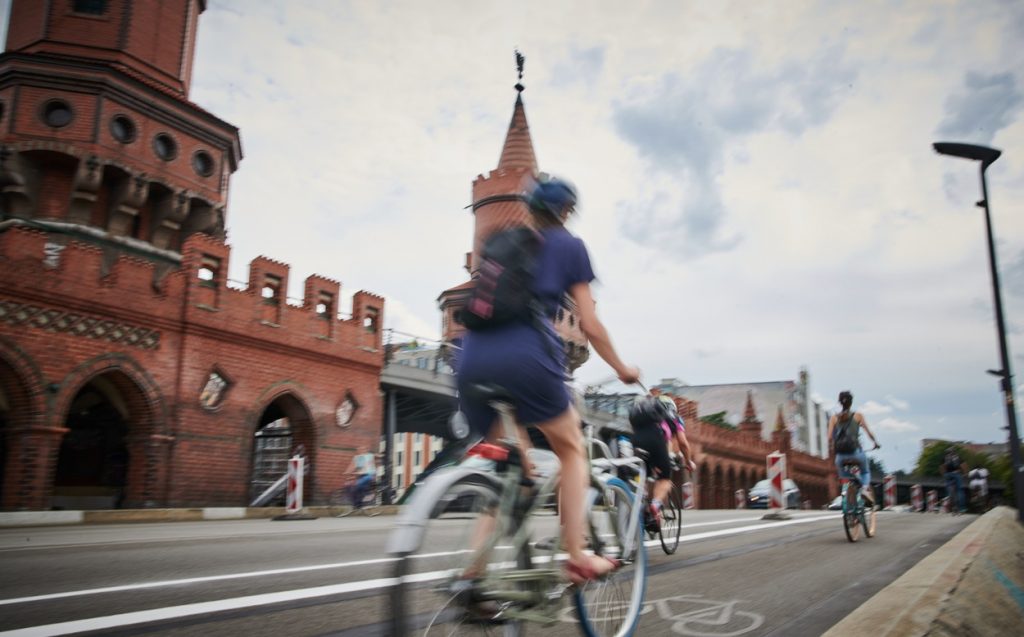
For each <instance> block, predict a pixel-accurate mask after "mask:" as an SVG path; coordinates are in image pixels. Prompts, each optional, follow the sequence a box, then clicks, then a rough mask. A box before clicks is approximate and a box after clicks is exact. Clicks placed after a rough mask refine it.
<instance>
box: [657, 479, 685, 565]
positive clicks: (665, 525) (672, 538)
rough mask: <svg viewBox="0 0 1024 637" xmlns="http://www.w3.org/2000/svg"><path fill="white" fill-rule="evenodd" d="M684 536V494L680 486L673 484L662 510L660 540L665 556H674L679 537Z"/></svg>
mask: <svg viewBox="0 0 1024 637" xmlns="http://www.w3.org/2000/svg"><path fill="white" fill-rule="evenodd" d="M682 534H683V494H682V492H681V491H680V490H679V485H677V484H675V483H673V484H672V490H671V491H669V492H668V498H666V502H665V504H664V505H663V506H662V508H661V529H660V530H659V531H658V539H659V540H661V550H663V551H665V555H672V554H673V553H675V552H676V549H677V548H679V537H680V536H681V535H682Z"/></svg>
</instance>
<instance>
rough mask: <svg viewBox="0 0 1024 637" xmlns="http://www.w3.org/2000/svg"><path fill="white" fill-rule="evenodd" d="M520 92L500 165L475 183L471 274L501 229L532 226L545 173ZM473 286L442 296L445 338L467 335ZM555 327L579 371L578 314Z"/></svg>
mask: <svg viewBox="0 0 1024 637" xmlns="http://www.w3.org/2000/svg"><path fill="white" fill-rule="evenodd" d="M516 59H517V61H518V62H519V79H520V80H522V77H523V74H522V73H523V66H522V64H523V58H522V57H521V56H520V55H519V54H518V52H517V53H516ZM515 88H516V92H517V94H516V103H515V106H514V107H513V110H512V120H511V122H510V123H509V127H508V133H507V134H506V135H505V144H504V145H503V146H502V149H501V156H500V157H499V159H498V167H497V168H495V169H494V170H492V171H491V172H489V173H487V176H484V175H478V176H477V178H476V179H475V180H474V181H473V204H472V207H473V214H474V226H473V251H472V252H470V253H469V254H467V255H466V268H467V269H468V270H469V273H470V276H474V274H475V272H476V269H477V266H478V264H479V259H480V251H481V250H482V248H483V244H484V242H485V241H486V240H487V238H488V237H490V236H491V235H492V234H494V233H495V232H499V231H501V230H506V229H508V228H513V227H516V226H524V225H530V224H531V223H532V218H531V215H530V211H529V209H528V208H527V206H526V199H525V192H526V189H527V188H529V186H530V184H531V182H532V181H533V180H535V179H537V178H538V177H539V176H540V174H541V173H540V171H539V169H538V167H537V156H536V154H535V153H534V150H533V139H532V138H531V136H530V126H529V124H528V123H527V121H526V109H525V108H524V106H523V91H524V90H525V87H524V86H523V85H522V83H521V82H520V83H517V84H516V86H515ZM470 288H471V281H467V282H465V283H463V284H461V285H458V286H456V287H453V288H449V289H447V290H445V291H444V292H442V293H441V296H440V297H438V304H439V305H440V308H441V317H442V318H441V321H442V322H441V332H442V335H443V338H444V339H445V340H453V339H458V338H459V336H461V334H462V332H463V331H464V328H463V327H462V325H460V324H459V323H458V322H457V321H456V320H455V315H456V312H457V311H458V310H459V309H461V308H462V307H464V306H465V302H466V298H467V295H468V294H469V290H470ZM555 327H556V329H557V330H558V333H559V336H561V337H562V340H563V341H564V342H565V347H566V352H567V354H568V362H569V367H570V369H572V370H574V369H576V368H577V367H579V366H580V365H582V364H583V363H585V362H586V361H587V358H589V356H590V350H589V349H588V348H587V341H586V337H584V336H583V333H582V332H581V331H580V328H579V318H578V316H577V314H576V312H575V311H569V312H560V313H559V316H558V317H557V321H556V325H555Z"/></svg>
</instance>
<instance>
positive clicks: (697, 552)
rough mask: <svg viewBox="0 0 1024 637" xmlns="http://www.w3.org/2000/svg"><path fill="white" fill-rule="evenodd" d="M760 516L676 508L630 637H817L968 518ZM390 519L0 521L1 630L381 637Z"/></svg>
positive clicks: (567, 620)
mask: <svg viewBox="0 0 1024 637" xmlns="http://www.w3.org/2000/svg"><path fill="white" fill-rule="evenodd" d="M763 513H764V512H763V511H761V512H755V511H688V512H686V515H685V520H684V529H683V544H682V545H681V546H680V547H679V550H678V552H677V553H676V554H675V555H674V556H666V555H664V554H662V552H661V550H660V548H659V547H657V546H651V547H650V548H649V549H648V552H649V553H648V554H649V556H650V570H649V577H648V590H647V598H646V599H647V604H646V606H645V612H644V615H643V616H642V619H641V624H640V631H639V633H638V634H644V635H696V636H704V635H708V636H710V635H717V636H731V635H750V636H759V635H772V636H779V637H781V636H783V635H785V636H787V637H791V636H797V637H799V636H801V635H820V634H821V633H822V632H824V631H825V630H826V629H827V628H829V627H830V626H832V625H833V624H835V623H836V622H837V621H839V620H840V619H841V618H842V617H844V616H845V615H846V614H848V613H849V612H850V611H851V610H853V609H854V608H856V607H857V606H859V605H860V604H862V603H863V602H864V601H866V600H867V599H868V598H869V597H871V596H872V595H874V594H875V593H876V592H877V591H878V590H880V589H881V588H883V587H884V586H886V585H887V584H888V583H889V582H891V581H892V580H894V579H896V578H897V577H898V576H899V575H901V574H902V573H903V572H905V571H906V570H907V569H909V568H910V567H911V566H913V565H914V564H916V563H917V562H918V561H920V560H921V559H922V558H923V557H924V556H926V555H928V554H929V553H930V552H932V551H933V550H935V549H936V548H938V547H939V546H941V545H942V544H943V543H944V542H946V541H947V540H948V539H950V538H951V537H952V536H953V535H955V534H956V533H957V532H959V531H960V530H962V529H963V528H964V527H965V526H967V524H969V523H970V522H971V521H972V520H973V519H974V518H973V516H959V517H953V516H949V515H934V514H915V513H897V512H883V513H879V514H878V535H877V537H875V538H871V539H863V538H862V539H861V540H860V541H859V542H857V543H856V544H850V543H849V542H847V540H846V537H845V535H844V534H843V530H842V523H841V521H840V519H839V516H838V514H836V513H835V512H826V511H817V512H810V511H808V512H799V513H795V514H793V515H792V519H790V520H788V521H765V520H762V519H761V516H762V515H763ZM393 520H394V518H390V517H384V516H381V517H377V518H372V519H365V518H356V519H351V518H347V519H334V518H325V519H318V520H307V521H287V522H284V521H268V520H239V521H221V522H196V523H188V522H179V523H168V524H135V525H109V526H76V527H64V528H61V527H39V528H29V529H0V572H2V581H0V637H3V636H6V635H16V634H17V635H59V634H79V633H88V632H94V633H95V634H104V635H139V634H152V635H196V636H199V635H203V636H206V637H208V636H215V635H225V636H227V635H231V636H235V635H244V636H245V637H258V636H262V635H267V636H271V635H273V636H277V637H279V636H291V635H301V636H307V635H317V636H320V635H335V636H345V637H350V636H351V637H355V636H371V635H384V634H386V629H385V621H386V619H387V612H388V609H387V606H386V603H385V598H384V596H383V594H384V592H385V591H386V590H387V586H388V585H389V583H390V580H389V577H390V569H391V567H392V562H391V560H390V559H389V558H388V556H387V555H385V552H384V547H385V544H386V542H387V537H388V533H389V531H390V527H391V524H392V523H393ZM528 632H531V634H534V635H536V634H541V633H543V634H544V635H577V634H579V633H578V632H577V630H576V628H575V626H574V625H573V620H572V614H571V612H566V613H565V616H564V622H562V623H560V624H559V625H556V626H554V627H545V628H543V629H539V628H534V629H533V630H532V631H528Z"/></svg>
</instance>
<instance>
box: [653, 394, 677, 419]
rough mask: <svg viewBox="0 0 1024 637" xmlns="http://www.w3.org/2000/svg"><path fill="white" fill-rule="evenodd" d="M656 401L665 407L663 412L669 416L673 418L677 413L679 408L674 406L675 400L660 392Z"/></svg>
mask: <svg viewBox="0 0 1024 637" xmlns="http://www.w3.org/2000/svg"><path fill="white" fill-rule="evenodd" d="M658 402H660V403H661V405H662V406H663V407H664V408H665V413H666V414H667V415H668V417H669V418H675V417H676V416H678V415H679V408H678V407H676V401H674V400H672V399H671V398H670V397H668V396H666V395H664V394H662V395H661V396H658Z"/></svg>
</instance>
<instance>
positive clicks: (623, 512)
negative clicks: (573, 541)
mask: <svg viewBox="0 0 1024 637" xmlns="http://www.w3.org/2000/svg"><path fill="white" fill-rule="evenodd" d="M592 496H593V501H592V502H591V504H590V508H589V511H588V514H587V515H588V522H589V529H590V548H591V549H592V550H593V552H594V553H595V554H596V555H602V556H605V557H609V558H613V559H617V560H620V561H621V562H622V566H621V567H620V568H618V569H616V570H615V571H613V572H612V573H610V574H608V575H606V576H605V577H602V578H600V579H596V580H592V581H590V582H587V583H585V584H583V585H581V586H579V587H577V588H576V593H575V595H574V599H573V601H574V602H575V605H576V614H577V616H578V617H579V621H580V627H581V628H582V630H583V634H584V635H586V636H587V637H626V636H627V635H632V634H633V631H634V630H636V625H637V623H638V622H639V620H640V611H641V609H642V607H643V601H644V594H645V593H646V588H647V549H646V548H644V545H643V533H642V526H643V525H642V524H641V522H640V512H639V511H636V510H634V507H633V494H632V493H631V491H630V489H629V487H627V486H626V483H625V482H623V481H622V480H619V479H618V478H612V479H611V480H609V481H608V483H607V484H606V485H604V488H603V489H595V490H594V493H593V494H592ZM631 527H632V531H630V528H631Z"/></svg>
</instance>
